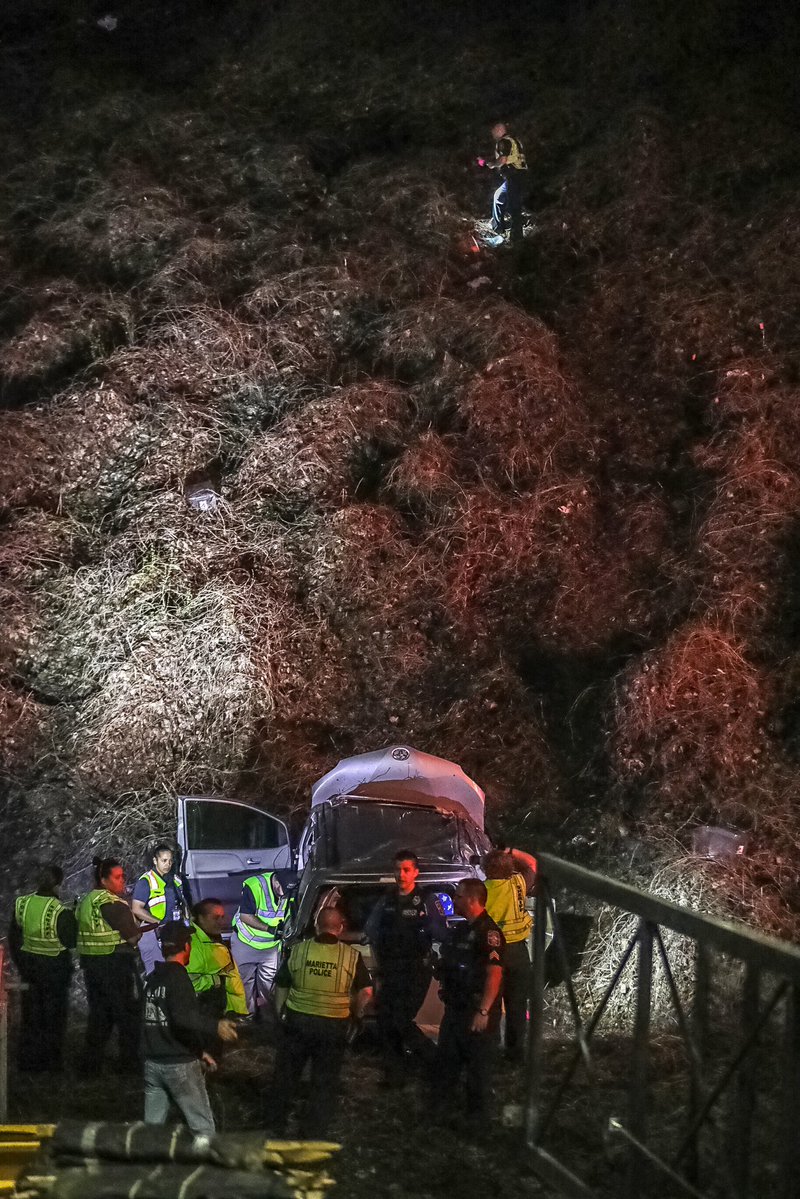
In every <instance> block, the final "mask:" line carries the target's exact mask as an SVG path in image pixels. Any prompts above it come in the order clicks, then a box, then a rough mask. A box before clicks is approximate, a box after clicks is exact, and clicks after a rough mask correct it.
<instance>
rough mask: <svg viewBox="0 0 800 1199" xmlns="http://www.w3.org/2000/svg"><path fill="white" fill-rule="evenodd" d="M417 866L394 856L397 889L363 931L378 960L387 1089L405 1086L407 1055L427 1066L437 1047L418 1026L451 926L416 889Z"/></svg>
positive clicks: (412, 858) (407, 855) (405, 854)
mask: <svg viewBox="0 0 800 1199" xmlns="http://www.w3.org/2000/svg"><path fill="white" fill-rule="evenodd" d="M418 876H419V861H418V860H417V855H416V854H415V853H414V851H413V850H412V849H401V850H398V852H397V853H396V854H395V856H394V877H395V884H396V885H395V886H394V887H392V888H391V890H389V891H387V893H386V894H385V895H384V896H383V897H382V898H381V899H379V900H378V902H377V904H376V905H375V907H374V908H373V909H372V912H371V913H370V915H369V917H368V919H367V922H366V925H365V927H364V936H365V938H366V940H367V941H369V943H370V945H371V947H372V952H373V954H374V956H375V960H376V968H375V972H374V974H375V981H376V984H377V985H376V994H375V1014H376V1017H377V1022H378V1030H379V1033H380V1037H381V1042H382V1044H383V1055H384V1057H383V1064H384V1085H385V1086H387V1087H399V1086H403V1085H404V1083H405V1082H406V1076H405V1071H404V1068H403V1066H404V1059H405V1052H406V1049H409V1050H411V1051H412V1052H413V1053H415V1054H417V1056H418V1057H419V1058H420V1059H421V1060H422V1061H423V1062H430V1061H431V1060H432V1058H433V1053H434V1047H433V1043H432V1042H431V1041H429V1040H428V1038H427V1037H426V1036H425V1034H424V1033H423V1032H422V1031H421V1029H419V1028H418V1027H417V1025H416V1024H415V1023H414V1017H415V1016H416V1014H417V1012H418V1011H419V1009H420V1008H421V1007H422V1004H423V1001H424V999H425V996H426V995H427V993H428V987H429V986H430V982H431V978H432V975H433V966H432V947H433V945H434V944H435V943H439V942H441V941H442V940H443V939H444V936H445V932H446V929H447V922H446V918H445V914H444V909H443V907H442V905H441V902H440V901H439V899H438V898H437V897H436V896H435V895H427V896H426V895H423V894H422V892H421V891H420V889H419V887H418V886H417V878H418Z"/></svg>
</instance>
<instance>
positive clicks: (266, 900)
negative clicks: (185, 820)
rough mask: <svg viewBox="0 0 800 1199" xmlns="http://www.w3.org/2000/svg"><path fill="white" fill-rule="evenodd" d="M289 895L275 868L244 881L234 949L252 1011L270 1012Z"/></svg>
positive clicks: (248, 1005)
mask: <svg viewBox="0 0 800 1199" xmlns="http://www.w3.org/2000/svg"><path fill="white" fill-rule="evenodd" d="M285 919H286V896H285V895H284V893H283V888H282V887H281V885H280V883H279V881H278V879H277V877H276V876H275V874H274V872H272V871H268V872H265V873H264V874H253V875H251V876H250V878H246V879H245V880H244V883H243V885H242V898H241V900H240V902H239V907H238V909H237V911H236V913H235V915H234V917H233V936H232V937H231V952H232V954H233V960H234V961H235V962H236V965H237V966H238V968H239V973H240V974H241V976H242V982H243V983H244V990H245V995H246V997H247V1007H248V1009H249V1011H250V1013H251V1014H252V1015H257V1014H259V1013H260V1014H262V1015H267V1014H268V1013H269V1012H271V1010H272V1007H271V1003H270V1001H271V997H272V989H273V987H274V985H275V975H276V974H277V971H278V964H279V962H280V956H281V941H280V931H281V927H282V925H283V922H284V920H285Z"/></svg>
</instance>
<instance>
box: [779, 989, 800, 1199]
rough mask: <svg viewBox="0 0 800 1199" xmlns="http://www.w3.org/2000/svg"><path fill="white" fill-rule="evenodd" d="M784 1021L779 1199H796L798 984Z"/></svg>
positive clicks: (799, 1158)
mask: <svg viewBox="0 0 800 1199" xmlns="http://www.w3.org/2000/svg"><path fill="white" fill-rule="evenodd" d="M785 1022H786V1029H785V1037H784V1046H783V1096H782V1106H783V1112H782V1116H783V1118H782V1120H781V1128H780V1134H781V1145H780V1147H779V1158H780V1159H782V1160H781V1191H780V1199H797V1196H798V1195H800V1135H798V1112H800V987H792V988H791V989H790V990H789V991H788V992H787V994H786V1006H785Z"/></svg>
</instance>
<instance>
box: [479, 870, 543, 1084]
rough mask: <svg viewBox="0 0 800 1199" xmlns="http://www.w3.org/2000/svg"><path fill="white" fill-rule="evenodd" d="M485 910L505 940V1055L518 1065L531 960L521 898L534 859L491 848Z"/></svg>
mask: <svg viewBox="0 0 800 1199" xmlns="http://www.w3.org/2000/svg"><path fill="white" fill-rule="evenodd" d="M483 869H484V872H485V874H486V891H487V895H488V898H487V900H486V911H487V912H488V913H489V915H490V916H491V918H492V920H494V922H495V924H496V925H497V927H498V928H499V929H500V931H501V933H502V934H503V936H504V937H505V940H506V949H505V954H504V955H503V1008H504V1009H505V1017H506V1021H505V1023H506V1027H505V1045H504V1049H505V1053H506V1057H507V1058H508V1060H509V1061H512V1062H517V1063H521V1062H522V1057H523V1054H524V1052H525V1032H526V1027H527V1016H528V997H529V994H530V985H531V959H530V952H529V950H528V938H529V936H530V932H531V926H532V924H533V919H532V917H531V914H530V912H528V911H527V909H526V907H525V897H526V895H530V894H532V893H533V890H534V887H535V885H536V859H535V858H533V857H531V855H530V854H528V853H524V852H523V851H522V850H521V849H507V850H502V849H493V850H492V851H491V852H490V853H488V854H487V855H486V857H485V859H484V863H483Z"/></svg>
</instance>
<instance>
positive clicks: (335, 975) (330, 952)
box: [286, 937, 360, 1020]
mask: <svg viewBox="0 0 800 1199" xmlns="http://www.w3.org/2000/svg"><path fill="white" fill-rule="evenodd" d="M359 956H360V955H359V952H358V950H357V949H355V948H354V947H353V946H352V945H345V943H344V941H333V942H331V941H317V940H316V939H315V938H314V937H309V939H308V940H307V941H300V942H299V943H298V944H297V945H294V946H293V947H292V951H291V953H290V954H289V972H290V973H291V976H292V987H291V990H290V991H289V997H288V999H287V1000H286V1006H287V1007H288V1008H291V1009H292V1011H293V1012H302V1013H303V1014H304V1015H306V1016H329V1017H331V1018H332V1019H334V1020H346V1019H347V1017H348V1016H349V1015H350V991H351V990H352V987H353V981H354V979H355V976H356V967H357V966H358V960H359Z"/></svg>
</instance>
